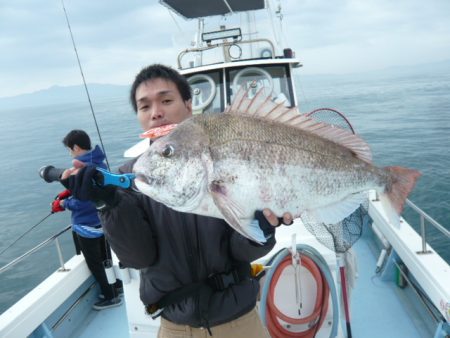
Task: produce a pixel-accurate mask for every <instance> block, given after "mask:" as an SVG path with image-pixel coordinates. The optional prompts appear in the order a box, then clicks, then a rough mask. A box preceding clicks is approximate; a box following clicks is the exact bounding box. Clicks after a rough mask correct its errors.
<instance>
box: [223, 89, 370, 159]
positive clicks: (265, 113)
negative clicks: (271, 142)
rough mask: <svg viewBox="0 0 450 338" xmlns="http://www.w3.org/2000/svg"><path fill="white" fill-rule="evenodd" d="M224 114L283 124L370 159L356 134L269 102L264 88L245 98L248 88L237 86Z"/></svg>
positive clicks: (365, 147) (360, 157) (365, 146)
mask: <svg viewBox="0 0 450 338" xmlns="http://www.w3.org/2000/svg"><path fill="white" fill-rule="evenodd" d="M225 113H226V114H231V115H244V116H251V117H256V118H260V119H264V120H267V121H273V122H277V123H283V124H285V125H289V126H291V127H294V128H297V129H301V130H303V131H307V132H309V133H311V134H314V135H317V136H319V137H322V138H324V139H327V140H329V141H332V142H334V143H336V144H339V145H341V146H344V147H345V148H347V149H349V150H351V151H352V152H353V153H354V154H355V155H356V157H358V158H359V159H361V160H363V161H365V162H368V163H371V162H372V153H371V151H370V147H369V145H368V144H367V143H366V142H365V141H364V140H362V139H361V138H360V137H359V136H357V135H355V134H353V133H351V132H349V131H347V130H345V129H342V128H339V127H336V126H333V125H331V124H327V123H325V122H320V121H316V120H314V119H312V118H310V117H308V116H306V115H305V114H300V112H299V111H298V110H297V108H296V107H293V108H289V107H286V106H285V105H284V102H281V103H275V102H273V101H272V98H271V95H270V94H269V95H267V94H266V92H265V91H264V88H262V89H261V90H259V91H258V93H257V94H256V95H255V96H254V97H252V98H251V99H250V98H248V91H246V90H244V89H242V88H241V89H240V90H239V91H238V92H237V94H236V97H235V99H234V100H233V102H232V103H231V105H230V106H229V107H228V108H227V109H226V110H225Z"/></svg>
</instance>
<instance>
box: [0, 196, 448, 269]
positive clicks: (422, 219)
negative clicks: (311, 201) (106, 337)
mask: <svg viewBox="0 0 450 338" xmlns="http://www.w3.org/2000/svg"><path fill="white" fill-rule="evenodd" d="M406 204H407V205H409V206H410V207H411V208H412V209H413V210H414V211H415V212H417V213H418V214H419V219H420V236H421V239H422V251H419V252H418V253H420V254H426V253H429V250H427V238H426V224H427V222H428V223H429V224H431V225H432V226H433V227H434V228H435V229H436V230H438V231H439V232H441V233H442V234H443V235H445V236H446V237H447V238H450V231H449V230H447V229H446V228H444V227H443V226H442V225H441V224H439V223H438V222H437V221H435V220H434V219H433V218H432V217H431V216H429V215H428V214H427V213H426V212H425V211H423V210H422V209H420V208H419V207H418V206H417V205H415V204H414V203H413V202H411V201H410V200H408V199H407V200H406ZM70 229H71V226H70V225H69V226H67V227H66V228H64V229H63V230H61V231H60V232H58V233H56V234H54V235H53V236H51V237H49V238H47V239H46V240H44V241H42V242H41V243H39V244H38V245H36V246H35V247H33V248H32V249H30V250H28V251H27V252H25V253H24V254H23V255H21V256H19V257H17V258H15V259H14V260H12V261H11V262H9V263H8V264H6V265H4V266H3V267H1V268H0V273H3V272H4V271H6V270H8V269H9V268H10V267H12V266H14V265H16V264H17V263H19V262H21V261H23V260H24V259H25V258H27V257H28V256H30V255H32V254H33V253H35V252H36V251H38V250H40V249H42V248H43V247H45V246H47V245H48V244H49V243H51V242H55V245H56V250H57V253H58V259H59V263H60V269H59V271H66V268H65V266H64V258H63V255H62V250H61V244H60V243H59V240H58V237H59V236H61V235H62V234H64V233H65V232H66V231H68V230H70Z"/></svg>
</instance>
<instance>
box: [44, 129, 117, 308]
mask: <svg viewBox="0 0 450 338" xmlns="http://www.w3.org/2000/svg"><path fill="white" fill-rule="evenodd" d="M62 142H63V144H64V146H65V147H67V148H68V150H69V152H70V155H71V156H72V158H73V160H74V161H75V160H76V161H80V162H83V163H85V164H86V165H95V166H96V167H101V168H104V169H106V164H105V162H104V161H105V154H104V153H103V151H102V150H101V149H100V147H99V146H98V145H96V146H95V148H94V149H92V148H91V140H90V138H89V135H88V134H87V133H86V132H85V131H83V130H72V131H70V132H69V133H68V134H67V135H66V136H65V137H64V139H63V141H62ZM63 175H64V174H63ZM56 201H57V202H54V204H55V203H56V205H52V211H54V212H58V211H63V210H65V209H67V210H70V211H71V212H72V216H71V220H72V230H73V232H74V238H75V245H76V246H78V247H79V249H80V250H81V252H82V253H83V255H84V258H85V260H86V264H87V266H88V267H89V270H90V271H91V272H92V274H93V276H94V277H95V279H96V281H97V282H98V283H99V285H100V289H101V292H102V295H103V299H100V300H99V301H98V302H96V303H95V304H94V305H93V308H94V309H95V310H102V309H106V308H111V307H115V306H119V305H120V304H121V303H122V300H121V298H120V297H118V292H119V290H120V289H121V285H118V284H120V282H119V283H116V285H115V286H114V285H110V284H109V283H108V280H107V277H106V273H105V268H104V264H103V262H104V261H105V260H106V259H110V258H111V253H110V248H109V245H108V243H107V242H106V240H105V236H104V234H103V228H102V225H101V223H100V219H99V217H98V214H97V209H96V207H95V205H94V203H93V202H91V201H81V200H79V199H76V198H75V197H73V196H71V193H70V191H63V192H61V193H60V194H59V195H58V196H57V199H56Z"/></svg>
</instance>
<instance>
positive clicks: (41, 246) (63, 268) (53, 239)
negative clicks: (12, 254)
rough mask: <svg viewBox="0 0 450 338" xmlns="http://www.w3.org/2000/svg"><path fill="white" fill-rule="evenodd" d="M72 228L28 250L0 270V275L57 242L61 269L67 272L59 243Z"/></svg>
mask: <svg viewBox="0 0 450 338" xmlns="http://www.w3.org/2000/svg"><path fill="white" fill-rule="evenodd" d="M71 228H72V226H71V225H69V226H67V227H66V228H64V229H63V230H61V231H60V232H58V233H56V234H55V235H53V236H51V237H49V238H47V239H46V240H45V241H43V242H41V243H39V244H38V245H36V246H35V247H34V248H32V249H30V250H28V251H27V252H25V253H24V254H23V255H21V256H19V257H17V258H16V259H14V260H12V261H11V262H9V263H8V264H6V265H4V266H2V267H1V268H0V273H2V272H4V271H6V270H7V269H9V268H10V267H12V266H14V265H16V264H17V263H19V262H21V261H23V260H24V259H25V258H26V257H28V256H30V255H31V254H33V253H35V252H36V251H38V250H40V249H41V248H43V247H44V246H46V245H47V244H48V243H50V242H52V241H55V243H56V249H57V251H58V257H59V260H60V264H61V269H60V270H62V271H65V270H66V268H65V267H64V259H63V258H62V251H61V246H60V244H59V241H58V237H59V236H61V235H62V234H63V233H65V232H66V231H67V230H69V229H71Z"/></svg>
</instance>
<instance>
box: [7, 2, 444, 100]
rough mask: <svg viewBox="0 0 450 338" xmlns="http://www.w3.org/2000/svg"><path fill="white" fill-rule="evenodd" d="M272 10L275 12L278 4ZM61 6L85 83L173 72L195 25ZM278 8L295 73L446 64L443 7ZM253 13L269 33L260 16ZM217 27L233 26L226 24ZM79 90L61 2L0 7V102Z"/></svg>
mask: <svg viewBox="0 0 450 338" xmlns="http://www.w3.org/2000/svg"><path fill="white" fill-rule="evenodd" d="M273 2H274V4H273V5H275V6H273V7H276V5H277V4H278V2H279V1H278V0H274V1H273ZM65 4H66V9H67V12H68V15H69V19H70V21H71V26H72V31H73V33H74V36H75V41H76V45H77V49H78V52H79V54H80V58H81V63H82V66H83V71H84V74H85V77H86V80H87V82H88V83H111V84H129V83H130V82H131V81H132V79H133V77H134V75H135V74H136V73H137V72H138V71H139V70H140V69H141V68H142V67H144V66H145V65H148V64H150V63H153V62H162V63H165V64H168V65H172V66H174V65H175V62H176V56H177V53H178V52H179V51H180V50H181V49H183V48H187V47H189V40H192V39H193V37H194V33H195V29H196V25H197V21H195V20H191V21H186V20H184V19H182V18H180V17H177V16H176V15H175V14H173V16H172V15H171V14H170V13H169V12H168V10H167V9H166V8H165V7H163V6H161V5H160V4H159V3H158V2H157V1H156V0H127V1H123V0H95V1H92V0H65ZM281 4H282V9H283V21H282V26H283V31H284V38H285V41H286V42H287V44H288V46H290V47H291V48H292V49H294V50H295V52H296V56H297V57H298V58H299V59H300V60H301V61H302V63H303V64H304V68H303V69H302V70H301V72H302V73H303V74H318V73H356V72H363V71H371V70H378V69H384V68H387V67H392V66H401V65H414V64H421V63H429V62H437V61H442V60H446V59H450V1H449V0H428V1H423V0H396V1H392V0H331V1H330V0H284V1H283V0H282V1H281ZM258 15H260V17H261V20H263V22H264V21H265V22H266V24H265V25H264V26H265V27H268V26H270V21H268V19H267V14H266V13H265V12H264V11H262V12H261V13H260V14H258ZM174 18H175V21H174ZM216 22H220V23H222V24H223V23H225V24H231V22H230V20H229V19H227V18H226V19H223V18H219V19H217V20H216ZM231 26H233V25H231ZM210 28H211V30H213V29H215V28H216V27H215V26H214V27H213V26H211V27H210ZM181 42H183V43H181ZM80 83H81V77H80V73H79V70H78V65H77V62H76V58H75V54H74V51H73V47H72V43H71V40H70V35H69V32H68V29H67V25H66V22H65V17H64V12H63V10H62V5H61V2H60V0H45V1H36V0H14V1H12V0H10V1H7V0H0V97H4V96H12V95H17V94H21V93H28V92H32V91H35V90H39V89H44V88H48V87H50V86H52V85H73V84H80Z"/></svg>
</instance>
